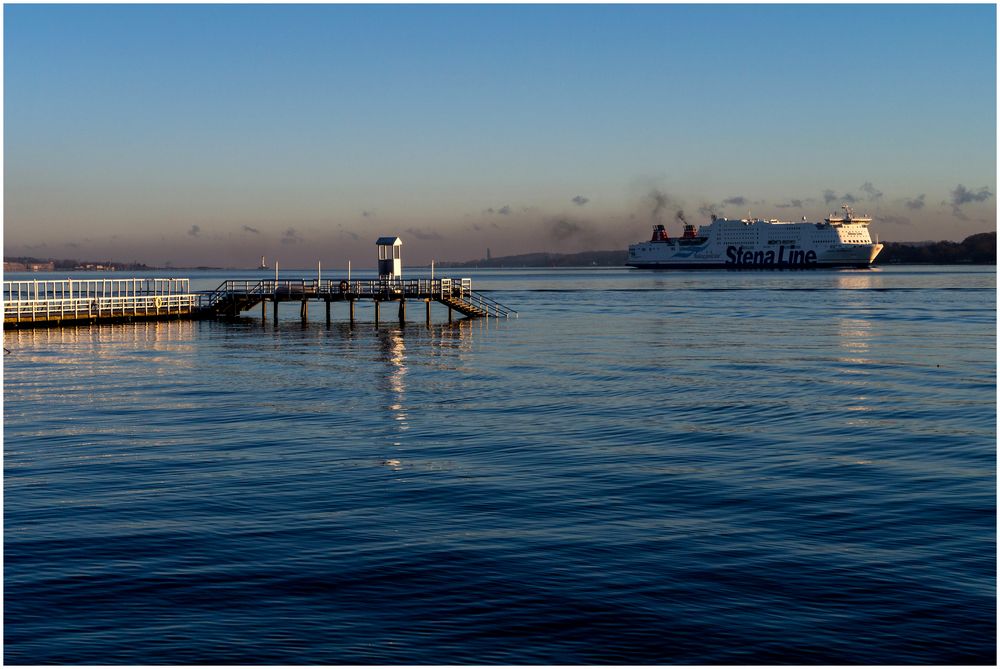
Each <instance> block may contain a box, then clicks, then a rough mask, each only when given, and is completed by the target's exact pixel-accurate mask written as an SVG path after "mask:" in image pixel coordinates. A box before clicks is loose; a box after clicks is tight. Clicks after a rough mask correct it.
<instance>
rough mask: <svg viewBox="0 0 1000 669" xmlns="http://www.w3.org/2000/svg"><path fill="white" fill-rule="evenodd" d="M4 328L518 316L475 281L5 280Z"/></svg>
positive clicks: (376, 321) (402, 320)
mask: <svg viewBox="0 0 1000 669" xmlns="http://www.w3.org/2000/svg"><path fill="white" fill-rule="evenodd" d="M3 298H4V327H5V328H20V327H45V326H58V325H69V324H82V323H99V322H117V321H135V320H165V319H178V318H235V317H238V316H239V315H240V314H241V313H243V312H246V311H249V310H251V309H255V308H256V307H258V306H259V307H260V314H261V318H262V320H264V321H266V320H267V316H268V314H267V312H268V303H270V304H271V310H272V312H273V315H272V319H273V321H274V322H275V323H277V322H278V305H279V304H280V303H282V302H298V303H299V304H300V307H299V316H300V318H301V320H302V321H303V322H305V321H306V320H308V314H309V304H310V303H311V302H318V303H321V304H323V305H324V306H325V309H326V322H327V323H328V324H329V323H330V322H331V308H332V306H333V304H334V303H346V304H347V306H348V314H347V316H348V319H349V320H350V322H351V323H352V324H353V323H354V322H355V304H356V303H357V302H359V301H370V302H373V303H374V306H375V323H376V324H378V323H379V322H380V320H381V318H382V313H381V308H382V306H383V304H385V303H395V304H396V306H397V314H396V317H397V318H398V320H399V322H400V323H402V322H405V320H406V309H407V306H408V305H409V304H419V303H421V302H422V303H424V308H425V312H426V320H427V322H428V323H430V321H431V303H432V302H437V303H439V304H442V305H444V306H445V307H447V308H448V320H449V321H451V320H452V318H453V312H458V313H459V314H460V315H462V316H465V317H467V318H509V317H510V316H512V315H513V316H515V317H516V316H517V312H516V311H514V310H512V309H510V308H508V307H506V306H504V305H502V304H500V303H499V302H496V301H495V300H492V299H490V298H488V297H486V296H485V295H482V294H481V293H477V292H475V291H473V290H472V280H471V279H448V278H443V279H406V280H404V279H398V278H389V279H387V278H380V279H360V280H359V279H324V280H319V279H278V280H274V279H268V280H251V281H239V280H230V281H224V282H223V283H222V284H221V285H220V286H219V287H218V288H216V289H214V290H209V291H197V292H193V291H191V289H190V279H84V280H75V279H66V280H60V281H53V280H39V281H4V293H3Z"/></svg>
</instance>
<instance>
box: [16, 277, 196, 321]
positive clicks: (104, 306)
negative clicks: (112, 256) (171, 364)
mask: <svg viewBox="0 0 1000 669" xmlns="http://www.w3.org/2000/svg"><path fill="white" fill-rule="evenodd" d="M3 303H4V321H5V322H6V321H34V320H54V319H69V318H97V317H100V318H111V317H123V316H125V317H127V316H150V315H157V314H174V313H187V312H190V311H191V310H192V309H194V308H195V307H196V306H197V304H198V295H197V294H195V293H192V292H191V286H190V280H189V279H79V280H78V279H65V280H37V281H4V282H3Z"/></svg>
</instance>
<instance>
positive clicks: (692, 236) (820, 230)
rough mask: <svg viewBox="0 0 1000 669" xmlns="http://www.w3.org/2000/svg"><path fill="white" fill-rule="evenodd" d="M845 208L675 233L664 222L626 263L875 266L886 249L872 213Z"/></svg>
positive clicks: (721, 222) (715, 223) (718, 222)
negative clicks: (813, 218)
mask: <svg viewBox="0 0 1000 669" xmlns="http://www.w3.org/2000/svg"><path fill="white" fill-rule="evenodd" d="M842 209H843V210H844V211H843V214H840V215H831V216H830V217H829V218H826V219H824V220H823V221H822V222H820V223H810V222H808V221H805V220H804V219H803V221H802V222H789V221H779V220H777V219H770V220H764V219H760V218H756V219H753V218H745V219H729V218H716V217H713V218H712V222H711V223H709V224H708V225H702V226H699V228H698V230H697V232H696V231H695V228H694V226H693V225H688V224H685V226H684V232H683V234H682V235H681V236H680V237H675V238H673V239H671V238H670V236H669V235H668V234H667V231H666V228H665V227H664V226H662V225H656V226H653V237H652V239H650V240H649V241H647V242H639V243H638V244H632V245H631V246H629V249H628V260H627V261H626V263H625V264H626V265H630V266H632V267H638V268H643V269H712V268H715V269H718V268H722V269H742V268H789V267H870V266H871V264H872V261H874V260H875V257H876V256H877V255H878V254H879V251H881V250H882V244H879V243H878V242H877V241H876V242H873V241H872V238H871V235H870V234H869V231H868V226H869V224H870V223H871V220H872V219H871V218H870V217H867V216H855V215H854V212H853V211H851V208H850V207H848V206H847V205H844V206H843V207H842Z"/></svg>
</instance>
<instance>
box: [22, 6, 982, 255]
mask: <svg viewBox="0 0 1000 669" xmlns="http://www.w3.org/2000/svg"><path fill="white" fill-rule="evenodd" d="M996 25H997V22H996V7H995V5H991V4H978V5H710V4H709V5H705V4H699V5H628V6H622V5H38V4H6V5H5V6H4V11H3V76H4V78H3V100H4V111H3V114H4V118H3V121H4V123H3V141H4V144H3V159H4V200H3V212H4V221H3V239H4V255H5V256H8V257H11V256H22V255H27V256H34V257H41V258H50V257H51V258H77V259H81V260H99V259H111V260H116V261H119V262H130V261H138V262H144V263H146V264H149V265H154V266H164V265H166V264H168V263H169V264H171V265H173V266H176V267H181V266H197V265H209V266H219V267H255V266H256V265H257V264H258V263H259V261H260V257H261V256H266V257H267V259H268V262H269V263H272V264H273V262H274V261H275V260H278V261H280V264H281V266H283V267H313V266H315V265H316V262H317V261H321V262H322V263H323V266H324V267H343V266H346V263H347V261H348V260H351V261H352V263H353V265H354V266H355V267H364V266H366V263H367V264H370V265H371V266H373V267H374V265H375V258H376V255H375V246H374V243H375V239H376V238H378V237H379V236H383V235H398V236H400V237H401V238H402V239H403V243H404V245H403V260H404V265H405V264H408V263H414V264H426V263H428V262H430V261H431V260H437V261H438V262H447V261H449V260H453V261H460V260H470V259H475V258H482V257H485V256H486V254H487V249H489V250H490V252H491V254H492V255H493V256H494V257H498V256H503V255H511V254H517V253H529V252H537V251H547V252H563V253H569V252H577V251H582V250H597V249H602V250H603V249H624V248H626V247H627V245H628V244H629V243H633V242H636V241H639V240H643V239H647V238H648V237H649V235H650V231H651V225H652V224H655V223H664V224H666V225H667V228H668V231H670V232H671V233H679V231H680V228H681V223H680V219H681V218H684V219H686V220H688V221H690V222H692V223H696V224H701V223H707V222H708V221H709V220H710V216H711V215H712V214H717V215H720V216H728V217H730V218H741V217H746V216H748V215H752V216H754V217H757V216H760V217H763V218H779V219H782V220H800V219H801V218H802V217H806V218H807V219H808V220H820V219H822V218H824V217H825V216H828V215H829V214H830V213H832V212H834V211H837V210H838V209H839V207H840V206H841V205H842V204H845V203H847V204H850V205H851V206H852V207H853V208H854V210H855V212H856V213H860V214H864V213H867V214H870V215H871V216H872V217H873V218H874V222H873V223H872V226H871V230H872V232H873V234H878V235H879V238H880V240H881V241H918V240H941V239H951V240H961V239H963V238H965V237H966V236H968V235H971V234H974V233H978V232H984V231H991V230H996V220H997V219H996V165H997V151H996V131H997V117H996V100H997V94H996V81H997V78H996V62H997V59H996Z"/></svg>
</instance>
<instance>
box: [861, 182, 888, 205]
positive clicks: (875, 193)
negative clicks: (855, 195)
mask: <svg viewBox="0 0 1000 669" xmlns="http://www.w3.org/2000/svg"><path fill="white" fill-rule="evenodd" d="M858 190H859V191H861V192H863V193H866V194H867V195H868V199H869V200H874V201H878V200H881V199H882V195H883V193H882V191H880V190H878V189H877V188H875V186H872V182H871V181H866V182H864V183H863V184H861V185H860V186H858Z"/></svg>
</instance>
